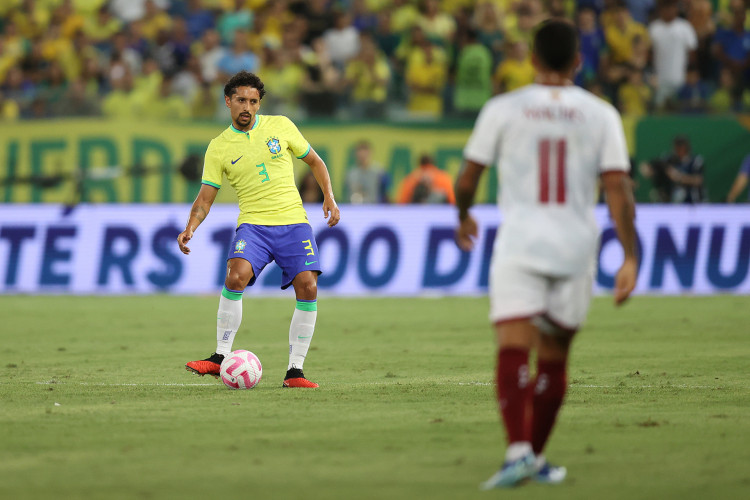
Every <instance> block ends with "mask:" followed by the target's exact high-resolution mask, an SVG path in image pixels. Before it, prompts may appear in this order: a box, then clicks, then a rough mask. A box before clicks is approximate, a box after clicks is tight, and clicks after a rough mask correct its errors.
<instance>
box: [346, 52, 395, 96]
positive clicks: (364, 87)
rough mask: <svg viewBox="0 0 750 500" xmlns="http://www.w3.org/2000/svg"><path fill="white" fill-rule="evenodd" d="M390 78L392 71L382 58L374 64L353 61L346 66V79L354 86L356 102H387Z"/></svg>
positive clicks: (378, 58)
mask: <svg viewBox="0 0 750 500" xmlns="http://www.w3.org/2000/svg"><path fill="white" fill-rule="evenodd" d="M390 77H391V69H390V68H389V67H388V63H387V62H386V61H385V58H383V57H382V56H378V57H377V58H376V59H375V63H374V64H368V63H367V62H365V61H364V60H362V59H353V60H352V61H350V62H349V64H347V66H346V79H347V80H348V81H350V82H351V84H352V99H354V100H355V101H360V102H361V101H373V102H385V99H386V97H387V95H388V80H389V79H390ZM383 82H385V83H383Z"/></svg>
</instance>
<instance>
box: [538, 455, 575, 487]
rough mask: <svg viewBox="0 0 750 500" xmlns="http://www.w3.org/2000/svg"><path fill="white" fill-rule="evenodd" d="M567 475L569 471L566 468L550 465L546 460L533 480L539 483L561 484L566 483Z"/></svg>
mask: <svg viewBox="0 0 750 500" xmlns="http://www.w3.org/2000/svg"><path fill="white" fill-rule="evenodd" d="M567 475H568V469H566V468H565V467H556V466H554V465H550V463H549V462H547V461H546V460H545V461H544V465H542V466H541V467H540V468H539V470H537V471H536V474H534V477H533V479H534V481H536V482H537V483H545V484H560V483H562V482H563V481H565V476H567Z"/></svg>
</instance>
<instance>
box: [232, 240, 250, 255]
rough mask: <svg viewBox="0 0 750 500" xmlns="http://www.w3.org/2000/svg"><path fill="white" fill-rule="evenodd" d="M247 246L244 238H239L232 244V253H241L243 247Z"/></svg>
mask: <svg viewBox="0 0 750 500" xmlns="http://www.w3.org/2000/svg"><path fill="white" fill-rule="evenodd" d="M246 246H247V243H246V242H245V240H240V241H238V242H237V243H236V244H235V245H234V253H242V252H244V251H245V247H246Z"/></svg>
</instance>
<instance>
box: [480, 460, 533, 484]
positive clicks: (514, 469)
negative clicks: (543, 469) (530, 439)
mask: <svg viewBox="0 0 750 500" xmlns="http://www.w3.org/2000/svg"><path fill="white" fill-rule="evenodd" d="M536 472H537V468H536V459H535V458H534V454H533V453H529V454H527V455H524V456H523V457H521V458H519V459H518V460H513V461H512V462H505V463H504V464H503V466H502V468H501V469H500V470H499V471H497V472H495V474H494V475H493V476H492V477H491V478H489V479H488V480H487V481H485V482H483V483H482V484H480V485H479V489H480V490H491V489H494V488H512V487H514V486H518V485H519V484H520V483H522V482H523V481H525V480H526V479H528V478H530V477H532V476H534V474H536Z"/></svg>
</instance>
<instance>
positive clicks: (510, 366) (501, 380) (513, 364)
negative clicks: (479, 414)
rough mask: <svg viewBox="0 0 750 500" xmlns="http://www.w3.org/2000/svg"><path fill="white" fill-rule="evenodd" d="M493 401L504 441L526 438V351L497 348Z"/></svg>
mask: <svg viewBox="0 0 750 500" xmlns="http://www.w3.org/2000/svg"><path fill="white" fill-rule="evenodd" d="M496 377H497V378H496V380H497V401H498V404H499V406H500V413H502V415H503V422H504V423H505V430H506V432H507V433H508V443H516V442H518V441H529V440H530V439H529V433H528V432H527V429H528V426H527V425H526V414H527V411H526V410H527V407H528V395H529V387H530V383H529V382H530V381H529V351H526V350H524V349H517V348H507V347H506V348H501V349H500V351H499V352H498V355H497V372H496Z"/></svg>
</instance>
